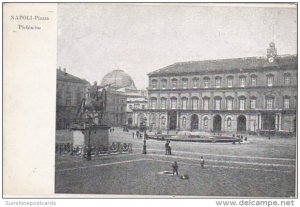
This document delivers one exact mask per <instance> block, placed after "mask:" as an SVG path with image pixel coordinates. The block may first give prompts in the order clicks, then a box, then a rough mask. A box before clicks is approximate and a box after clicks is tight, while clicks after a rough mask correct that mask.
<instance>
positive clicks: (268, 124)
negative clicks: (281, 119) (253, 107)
mask: <svg viewBox="0 0 300 207" xmlns="http://www.w3.org/2000/svg"><path fill="white" fill-rule="evenodd" d="M262 119H263V123H262V124H263V129H264V130H275V114H264V115H262Z"/></svg>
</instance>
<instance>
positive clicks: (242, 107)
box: [239, 96, 246, 110]
mask: <svg viewBox="0 0 300 207" xmlns="http://www.w3.org/2000/svg"><path fill="white" fill-rule="evenodd" d="M245 109H246V97H245V96H240V97H239V110H245Z"/></svg>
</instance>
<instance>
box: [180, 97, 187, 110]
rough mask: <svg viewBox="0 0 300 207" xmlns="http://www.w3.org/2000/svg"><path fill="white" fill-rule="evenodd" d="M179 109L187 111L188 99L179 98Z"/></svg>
mask: <svg viewBox="0 0 300 207" xmlns="http://www.w3.org/2000/svg"><path fill="white" fill-rule="evenodd" d="M181 108H182V109H184V110H185V109H188V98H186V97H183V98H181Z"/></svg>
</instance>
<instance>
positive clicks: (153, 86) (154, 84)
mask: <svg viewBox="0 0 300 207" xmlns="http://www.w3.org/2000/svg"><path fill="white" fill-rule="evenodd" d="M151 88H152V89H156V88H157V80H156V79H153V80H152V81H151Z"/></svg>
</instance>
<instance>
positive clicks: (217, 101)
mask: <svg viewBox="0 0 300 207" xmlns="http://www.w3.org/2000/svg"><path fill="white" fill-rule="evenodd" d="M214 99H215V109H216V110H221V101H222V98H221V97H219V96H216V97H215V98H214Z"/></svg>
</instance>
